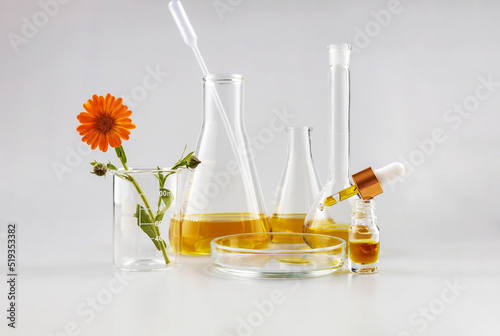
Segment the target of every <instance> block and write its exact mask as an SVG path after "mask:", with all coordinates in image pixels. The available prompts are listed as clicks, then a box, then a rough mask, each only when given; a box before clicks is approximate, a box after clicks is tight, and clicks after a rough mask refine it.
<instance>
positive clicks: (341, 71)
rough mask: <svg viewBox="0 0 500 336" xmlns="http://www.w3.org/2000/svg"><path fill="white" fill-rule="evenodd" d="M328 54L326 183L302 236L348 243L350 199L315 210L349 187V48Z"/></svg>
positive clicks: (341, 47)
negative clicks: (328, 126) (310, 234)
mask: <svg viewBox="0 0 500 336" xmlns="http://www.w3.org/2000/svg"><path fill="white" fill-rule="evenodd" d="M328 50H329V54H330V89H331V111H330V164H329V177H328V182H327V183H326V185H325V187H324V188H323V190H322V191H321V193H320V196H319V197H318V198H317V200H316V202H315V204H314V205H313V207H312V208H311V210H310V211H309V213H308V214H307V217H306V221H305V227H304V231H305V232H310V233H320V234H326V235H331V236H336V237H339V238H342V239H344V240H345V241H346V242H347V241H348V229H349V223H350V216H351V213H352V210H351V209H352V202H353V201H354V199H355V198H354V197H352V198H351V199H349V200H348V201H346V202H341V203H339V204H336V205H334V206H331V207H325V208H324V209H323V210H320V209H319V208H318V205H319V203H320V202H322V201H323V200H324V199H325V198H326V197H327V196H329V195H332V194H335V193H337V192H338V191H340V190H344V189H345V188H348V187H350V186H351V185H352V184H353V183H352V181H351V174H350V156H349V135H350V134H349V132H350V131H349V90H350V88H349V59H350V54H351V46H350V45H347V44H334V45H330V46H329V47H328Z"/></svg>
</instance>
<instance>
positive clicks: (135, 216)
mask: <svg viewBox="0 0 500 336" xmlns="http://www.w3.org/2000/svg"><path fill="white" fill-rule="evenodd" d="M111 173H112V174H113V209H114V211H113V217H114V244H113V245H114V263H115V266H116V267H118V268H120V269H123V270H129V271H157V270H164V269H169V268H172V267H174V266H176V265H177V264H178V263H179V254H180V251H179V245H180V244H179V243H180V241H179V233H178V230H179V227H178V226H177V225H175V224H174V225H172V224H171V220H172V218H175V217H178V216H179V214H180V210H181V204H182V191H183V190H182V189H183V187H184V181H183V180H182V179H183V170H182V169H175V170H171V169H158V168H154V169H128V170H124V169H118V170H111ZM160 176H161V179H160V178H159V177H160Z"/></svg>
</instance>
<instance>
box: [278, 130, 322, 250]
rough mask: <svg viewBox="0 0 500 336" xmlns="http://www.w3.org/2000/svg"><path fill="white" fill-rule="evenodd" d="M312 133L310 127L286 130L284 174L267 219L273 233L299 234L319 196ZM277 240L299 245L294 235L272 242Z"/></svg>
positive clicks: (298, 237) (283, 236)
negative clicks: (295, 242) (286, 148)
mask: <svg viewBox="0 0 500 336" xmlns="http://www.w3.org/2000/svg"><path fill="white" fill-rule="evenodd" d="M311 131H312V128H310V127H289V128H287V134H288V151H287V159H286V164H285V170H284V171H283V175H282V178H281V182H280V185H279V187H278V189H277V191H276V198H275V204H274V209H273V214H272V216H271V217H270V218H269V225H270V226H271V230H272V231H273V232H295V233H302V232H303V231H304V220H305V218H306V215H307V212H308V211H309V209H310V208H311V206H312V205H313V203H314V201H315V199H316V197H317V196H318V194H319V191H320V183H319V179H318V173H317V171H316V167H315V166H314V162H313V158H312V152H311ZM280 237H281V238H284V239H292V240H293V239H299V240H300V241H299V242H301V241H302V237H300V236H294V235H281V236H273V240H274V241H276V239H279V238H280ZM290 243H293V241H290Z"/></svg>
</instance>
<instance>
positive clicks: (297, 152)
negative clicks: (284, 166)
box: [287, 127, 312, 162]
mask: <svg viewBox="0 0 500 336" xmlns="http://www.w3.org/2000/svg"><path fill="white" fill-rule="evenodd" d="M311 131H312V128H310V127H288V128H287V133H288V153H287V161H288V162H296V161H298V162H308V161H312V153H311Z"/></svg>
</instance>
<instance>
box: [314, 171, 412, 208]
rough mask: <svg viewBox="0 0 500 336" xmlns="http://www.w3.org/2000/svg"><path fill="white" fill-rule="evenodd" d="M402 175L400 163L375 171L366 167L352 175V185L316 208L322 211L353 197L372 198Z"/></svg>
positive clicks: (326, 199)
mask: <svg viewBox="0 0 500 336" xmlns="http://www.w3.org/2000/svg"><path fill="white" fill-rule="evenodd" d="M404 174H405V166H404V165H403V164H402V163H400V162H393V163H391V164H389V165H387V166H385V167H382V168H380V169H377V170H375V171H374V170H373V169H372V168H371V167H368V168H366V169H364V170H362V171H360V172H359V173H356V174H354V175H352V180H353V181H354V185H352V186H350V187H349V188H346V189H344V190H341V191H339V192H338V193H336V194H333V195H330V196H328V197H326V198H325V199H324V200H323V202H321V203H320V204H319V205H318V208H319V209H320V210H321V211H323V209H324V208H325V206H332V205H334V204H337V203H339V202H342V201H344V200H346V199H348V198H349V197H352V196H354V195H359V196H360V197H361V198H362V199H370V198H373V197H375V196H377V195H380V194H381V193H382V192H383V189H382V187H383V186H386V185H387V184H389V183H391V182H393V181H395V180H397V179H399V178H401V177H402V176H403V175H404Z"/></svg>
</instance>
